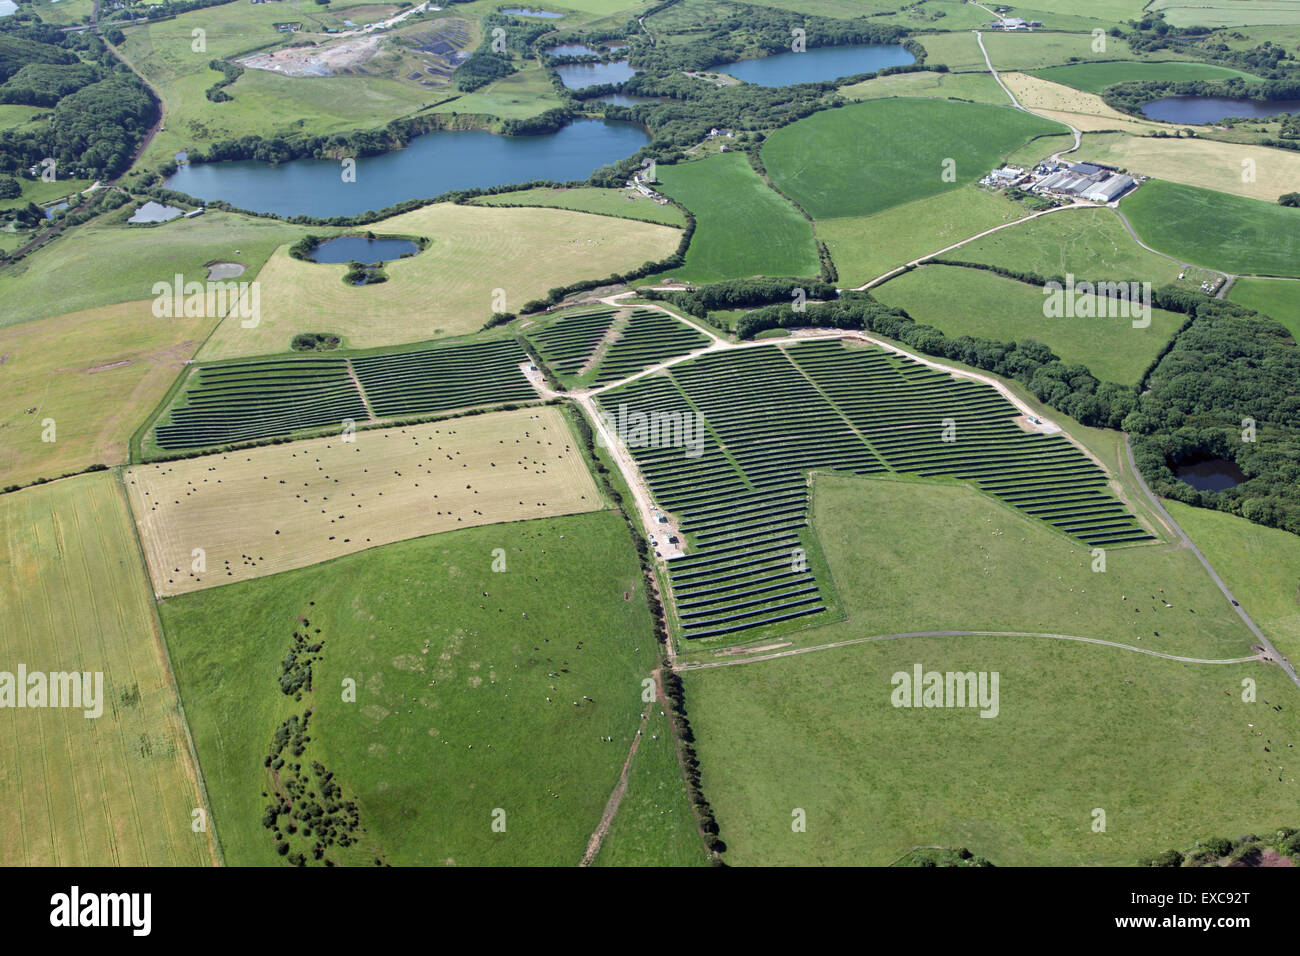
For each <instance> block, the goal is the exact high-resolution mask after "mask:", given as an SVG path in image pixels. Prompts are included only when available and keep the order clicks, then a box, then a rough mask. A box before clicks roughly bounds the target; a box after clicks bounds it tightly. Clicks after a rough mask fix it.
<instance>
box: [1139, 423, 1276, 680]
mask: <svg viewBox="0 0 1300 956" xmlns="http://www.w3.org/2000/svg"><path fill="white" fill-rule="evenodd" d="M1124 452H1125V454H1126V455H1127V456H1128V464H1129V468H1130V470H1131V471H1132V472H1133V478H1134V479H1135V480H1136V481H1137V483H1138V487H1140V488H1141V489H1142V492H1143V494H1145V495H1146V496H1147V499H1148V500H1149V501H1150V502H1151V507H1152V508H1154V509H1155V511H1156V513H1157V514H1158V515H1160V517H1161V519H1162V520H1163V521H1165V522H1166V523H1167V524H1168V525H1169V527H1171V528H1173V529H1174V531H1176V532H1178V536H1179V537H1180V538H1182V540H1183V544H1184V545H1185V546H1186V547H1188V548H1191V549H1192V553H1193V554H1194V555H1196V559H1197V560H1198V561H1200V562H1201V564H1202V565H1203V566H1204V567H1205V571H1206V573H1207V574H1209V576H1210V578H1211V579H1212V580H1213V581H1214V583H1215V584H1217V585H1218V586H1219V590H1220V591H1222V592H1223V596H1224V597H1226V598H1227V599H1228V601H1229V602H1230V603H1231V604H1232V607H1233V610H1235V611H1236V612H1237V614H1238V615H1240V617H1241V619H1242V620H1243V621H1245V622H1246V626H1247V627H1248V628H1250V632H1251V633H1252V634H1254V635H1255V637H1256V639H1257V640H1258V641H1259V645H1260V647H1262V648H1264V651H1265V659H1267V660H1272V661H1273V662H1274V663H1276V664H1279V665H1281V667H1282V669H1283V670H1284V671H1286V672H1287V676H1289V677H1290V678H1291V680H1292V681H1293V682H1294V683H1295V685H1296V686H1297V687H1300V676H1297V675H1296V672H1295V668H1293V667H1292V666H1291V662H1290V661H1288V660H1287V659H1286V658H1285V657H1283V656H1282V655H1281V654H1280V653H1278V650H1277V648H1276V647H1274V646H1273V642H1272V641H1270V640H1269V639H1268V638H1267V637H1265V636H1264V632H1263V631H1261V630H1260V629H1259V627H1258V626H1257V625H1256V624H1255V622H1254V620H1253V619H1252V618H1251V616H1250V615H1249V614H1247V613H1246V609H1245V608H1244V607H1242V606H1241V605H1240V604H1239V603H1237V599H1236V598H1235V597H1233V596H1232V592H1231V591H1229V590H1228V586H1227V585H1226V584H1224V583H1223V578H1221V577H1219V573H1218V572H1217V571H1215V570H1214V568H1213V567H1212V566H1211V565H1210V562H1209V561H1207V560H1206V559H1205V555H1203V554H1201V549H1200V548H1198V547H1197V546H1196V545H1195V543H1193V541H1192V539H1191V538H1189V537H1188V536H1187V532H1186V531H1184V530H1183V529H1182V527H1181V526H1180V525H1179V524H1178V522H1177V521H1175V520H1174V518H1173V515H1171V514H1170V513H1169V512H1168V511H1166V510H1165V506H1164V505H1162V504H1161V503H1160V499H1159V498H1157V497H1156V496H1155V493H1154V492H1153V491H1152V490H1151V488H1150V486H1148V485H1147V483H1146V479H1145V478H1143V477H1142V472H1140V471H1138V467H1137V462H1135V461H1134V460H1133V443H1132V442H1131V441H1129V437H1128V435H1125V436H1124Z"/></svg>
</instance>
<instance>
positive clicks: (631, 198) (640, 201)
mask: <svg viewBox="0 0 1300 956" xmlns="http://www.w3.org/2000/svg"><path fill="white" fill-rule="evenodd" d="M470 204H471V205H474V206H550V207H552V208H556V209H574V210H577V211H578V212H595V213H601V214H603V215H606V216H618V217H620V218H622V219H640V220H643V221H644V222H657V223H659V224H661V225H664V226H679V227H681V226H685V225H686V217H685V216H684V215H682V211H681V210H680V209H678V208H677V207H676V206H671V205H669V206H661V205H659V204H658V203H657V202H655V201H654V200H653V199H650V198H648V197H646V196H642V195H641V194H640V193H639V192H637V191H636V190H628V189H602V188H600V187H598V186H583V187H581V188H579V189H551V188H550V187H547V186H542V187H539V188H537V189H523V190H520V191H519V192H513V193H498V194H496V195H492V196H479V197H478V198H477V199H472V200H470Z"/></svg>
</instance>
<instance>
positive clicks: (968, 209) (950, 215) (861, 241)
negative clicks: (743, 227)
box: [817, 185, 1050, 287]
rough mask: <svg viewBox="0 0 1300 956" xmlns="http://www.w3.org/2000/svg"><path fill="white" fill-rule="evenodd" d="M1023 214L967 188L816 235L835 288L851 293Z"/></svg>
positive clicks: (824, 225) (837, 223)
mask: <svg viewBox="0 0 1300 956" xmlns="http://www.w3.org/2000/svg"><path fill="white" fill-rule="evenodd" d="M1028 212H1029V211H1028V210H1027V209H1025V207H1024V206H1021V205H1020V204H1019V203H1015V202H1012V201H1011V200H1009V199H1006V198H1004V197H1002V196H999V195H996V194H994V193H991V192H986V191H984V190H983V189H980V188H979V187H978V186H970V185H967V186H963V187H962V188H960V189H954V190H951V191H949V192H944V193H939V194H938V195H937V196H928V197H926V198H925V199H916V200H913V201H912V202H908V203H903V204H902V205H901V206H894V207H893V208H892V209H886V210H885V211H884V212H878V213H875V214H874V215H871V216H849V217H845V218H842V219H822V220H820V221H819V222H818V223H817V235H818V237H820V239H821V240H822V242H824V243H826V247H827V248H828V249H830V252H831V259H832V260H833V261H834V263H835V269H836V271H837V272H838V273H839V276H840V285H842V286H846V287H854V286H859V285H862V284H863V283H866V282H870V281H871V280H872V279H874V278H876V277H877V276H881V275H884V274H885V273H886V272H888V271H889V270H890V269H892V268H895V267H896V266H901V265H903V264H904V263H906V262H910V261H911V260H913V259H915V258H917V257H919V256H924V255H929V254H930V253H932V252H937V251H938V250H939V249H943V248H945V247H947V246H950V245H952V244H953V243H954V242H960V241H961V240H962V239H965V238H967V237H969V236H974V235H977V234H979V233H981V232H983V231H984V230H985V229H992V228H993V227H994V226H997V225H1001V224H1002V223H1004V222H1014V221H1015V220H1017V219H1019V218H1021V217H1022V216H1025V215H1028ZM1049 218H1050V217H1049ZM1015 228H1016V229H1019V228H1021V227H1019V226H1017V227H1015ZM951 254H952V255H958V254H959V251H954V252H953V253H951Z"/></svg>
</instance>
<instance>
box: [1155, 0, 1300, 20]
mask: <svg viewBox="0 0 1300 956" xmlns="http://www.w3.org/2000/svg"><path fill="white" fill-rule="evenodd" d="M1151 9H1152V10H1159V11H1161V12H1163V13H1164V15H1165V20H1166V21H1167V22H1168V23H1169V25H1170V26H1175V27H1191V26H1207V27H1236V26H1253V25H1255V24H1266V23H1279V24H1286V23H1292V24H1293V23H1300V3H1296V2H1295V0H1253V2H1251V3H1239V2H1236V0H1155V2H1154V3H1152V4H1151Z"/></svg>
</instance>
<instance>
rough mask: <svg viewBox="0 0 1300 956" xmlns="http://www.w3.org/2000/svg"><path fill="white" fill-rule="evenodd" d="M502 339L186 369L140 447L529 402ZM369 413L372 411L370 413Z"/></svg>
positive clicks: (531, 394) (518, 358)
mask: <svg viewBox="0 0 1300 956" xmlns="http://www.w3.org/2000/svg"><path fill="white" fill-rule="evenodd" d="M527 360H528V357H527V355H526V354H525V353H524V351H523V349H521V348H520V347H519V345H518V343H516V342H514V341H512V340H509V339H498V340H496V341H487V342H471V343H468V344H464V345H447V346H439V347H437V348H428V349H403V350H399V351H394V352H386V353H378V354H363V355H355V356H350V357H346V358H342V357H341V358H323V357H314V356H313V357H302V358H292V359H290V358H286V359H282V360H274V359H273V360H269V361H253V362H227V363H225V364H221V365H205V366H201V367H197V368H195V369H194V370H193V371H191V372H190V373H189V377H188V379H187V380H186V382H185V385H184V387H183V388H181V389H180V390H178V392H177V394H176V395H175V397H174V398H173V400H172V402H171V404H170V406H169V407H168V408H167V409H166V410H165V411H164V412H163V414H162V415H161V417H160V419H159V421H157V422H156V423H155V424H154V427H153V429H152V432H151V440H148V441H146V444H145V445H144V448H143V451H144V452H146V453H148V452H153V451H155V450H159V449H161V450H164V451H172V450H176V449H182V448H203V447H209V446H213V445H224V444H230V443H235V442H245V441H254V440H256V439H260V438H269V437H272V436H279V435H289V434H292V433H293V432H298V431H303V430H305V429H319V428H325V427H332V428H337V429H341V428H342V427H343V425H344V423H345V422H347V421H351V422H353V423H354V424H356V423H357V422H364V421H367V420H370V421H377V420H379V419H384V418H402V417H409V416H414V415H430V414H435V413H437V412H445V411H451V410H453V409H463V408H472V407H477V406H481V405H497V404H501V403H504V402H511V401H534V400H536V399H537V392H536V391H535V390H534V389H533V387H532V386H531V385H530V384H529V382H528V379H527V378H526V377H525V376H524V374H523V373H522V372H521V371H520V369H519V366H520V364H521V363H523V362H526V361H527ZM372 413H373V414H372Z"/></svg>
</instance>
